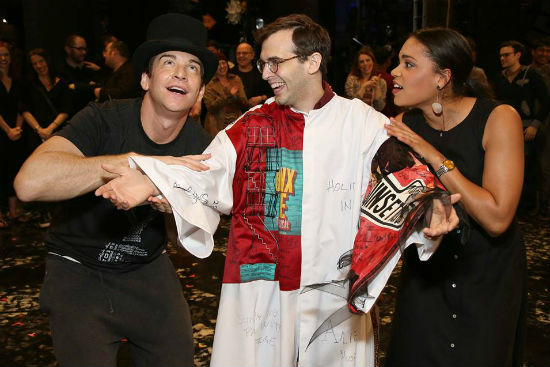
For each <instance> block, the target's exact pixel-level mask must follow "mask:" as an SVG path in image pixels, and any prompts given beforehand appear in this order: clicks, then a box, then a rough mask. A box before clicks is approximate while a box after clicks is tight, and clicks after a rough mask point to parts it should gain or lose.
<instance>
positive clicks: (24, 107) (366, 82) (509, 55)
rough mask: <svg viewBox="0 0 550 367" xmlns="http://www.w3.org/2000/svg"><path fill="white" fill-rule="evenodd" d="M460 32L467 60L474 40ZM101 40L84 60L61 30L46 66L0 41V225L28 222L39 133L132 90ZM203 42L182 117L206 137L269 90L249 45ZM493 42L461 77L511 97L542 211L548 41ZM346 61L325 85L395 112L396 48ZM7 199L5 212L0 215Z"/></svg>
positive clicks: (118, 53)
mask: <svg viewBox="0 0 550 367" xmlns="http://www.w3.org/2000/svg"><path fill="white" fill-rule="evenodd" d="M468 40H469V42H470V47H471V51H472V56H473V58H474V62H475V59H476V54H477V53H476V44H475V41H474V40H473V39H471V38H469V39H468ZM102 44H103V50H102V57H99V58H96V59H92V58H90V57H89V53H88V51H89V48H88V44H87V41H86V39H85V38H84V37H82V36H80V35H78V34H70V35H68V36H67V37H66V40H65V45H64V47H63V54H64V58H63V59H62V60H63V61H62V62H60V63H57V64H54V63H53V62H52V61H51V60H52V59H51V58H50V57H49V55H47V54H46V51H44V49H41V48H35V49H32V50H29V51H28V52H27V54H26V55H25V57H24V60H21V59H23V52H22V51H21V50H22V49H24V45H16V44H13V43H10V42H9V41H8V40H2V41H0V76H1V80H2V83H1V85H0V127H1V128H2V133H1V135H2V138H1V139H2V144H1V148H0V149H2V151H1V154H2V156H4V157H9V158H8V160H7V167H6V170H5V171H4V173H3V174H2V183H1V191H2V201H1V205H2V206H1V208H2V210H1V211H0V215H1V216H0V228H5V227H7V226H8V225H9V223H10V222H13V223H17V222H24V221H26V220H28V213H25V212H24V211H23V210H21V209H20V208H19V207H18V202H17V198H16V197H15V194H14V192H13V187H12V182H13V178H14V175H15V174H16V173H17V171H18V169H19V167H20V166H21V164H22V163H23V161H24V160H25V158H26V157H28V155H29V154H30V153H31V152H32V151H33V150H34V149H35V148H36V147H37V146H38V145H39V144H40V143H41V142H42V141H43V140H45V139H47V138H48V137H50V136H51V135H52V134H53V133H54V132H55V131H56V130H58V129H59V128H60V127H61V126H62V125H63V124H64V123H65V122H66V121H67V120H68V119H70V117H71V116H73V115H74V114H75V113H76V112H78V111H79V110H80V109H82V108H83V107H84V106H86V105H87V104H88V103H89V102H92V101H95V102H104V101H107V100H111V99H122V98H132V97H137V96H139V95H140V93H141V88H139V86H138V75H137V73H136V72H135V71H134V69H133V67H132V63H131V61H130V59H131V54H132V51H131V50H130V49H129V48H128V46H127V45H126V43H125V42H124V41H123V40H119V39H118V38H117V37H116V36H114V35H106V36H105V37H104V39H103V42H102ZM209 45H210V46H209V48H210V50H211V51H212V52H213V53H214V54H215V55H216V56H217V57H218V60H219V68H218V70H217V72H216V75H215V76H214V78H213V80H212V81H210V82H209V83H208V84H207V85H206V90H205V93H204V98H203V99H202V100H199V101H197V104H196V106H195V107H194V108H193V110H192V112H191V115H192V116H193V117H194V119H195V120H196V121H197V122H199V123H201V125H202V126H203V127H204V128H205V129H206V130H207V131H208V132H209V133H210V134H211V135H212V136H215V135H216V134H217V132H218V131H220V130H222V129H223V128H225V127H226V126H227V125H228V124H230V123H231V122H232V121H234V120H235V119H236V118H237V117H238V116H239V115H240V114H242V113H243V112H244V111H246V110H247V109H248V108H250V107H252V106H255V105H257V104H260V103H262V102H264V101H265V100H266V99H267V98H269V97H270V96H272V94H273V93H272V92H271V90H270V88H269V85H268V84H267V83H266V82H265V81H263V80H262V76H261V73H260V72H259V71H258V69H257V67H256V60H257V47H256V45H255V44H249V43H247V42H242V43H240V44H238V45H234V46H231V45H227V44H224V47H223V48H222V47H219V46H218V43H217V42H216V40H210V41H209ZM494 47H495V48H496V49H499V58H500V60H495V63H497V62H499V61H500V66H501V68H502V70H501V72H499V73H498V74H497V75H494V76H489V77H488V76H487V75H485V72H484V70H483V69H481V68H479V67H477V66H474V69H473V71H472V74H471V76H470V79H471V80H472V83H473V84H474V85H475V88H477V89H478V90H480V91H482V93H483V94H484V95H485V96H488V97H492V98H496V99H497V100H499V101H501V102H504V103H507V104H510V105H512V106H513V107H514V108H515V109H516V110H517V111H518V112H519V113H520V115H521V117H522V120H523V123H524V129H525V142H526V148H525V156H526V158H525V159H526V160H525V164H526V173H525V181H526V184H525V185H524V189H523V195H522V201H521V203H520V210H525V211H526V212H528V213H530V214H537V213H539V212H540V213H541V214H542V215H544V216H547V215H548V128H547V127H548V103H547V101H548V90H549V89H548V88H549V84H548V83H549V79H550V69H549V60H550V42H549V40H548V38H542V39H537V40H535V41H534V42H533V43H532V44H531V45H528V46H525V45H522V44H521V43H519V42H517V41H513V40H511V41H505V42H503V43H502V44H501V45H495V46H494ZM60 53H61V50H60ZM227 55H231V56H232V59H230V58H228V56H227ZM349 62H350V64H351V68H350V70H349V74H348V76H347V78H346V81H345V85H344V86H333V88H337V89H342V87H343V89H344V91H345V95H346V96H347V97H349V98H359V99H361V100H362V101H363V102H365V103H367V104H369V105H371V106H373V107H374V108H375V109H376V110H378V111H381V112H382V113H384V114H385V115H386V116H388V117H391V116H395V115H396V114H397V113H398V112H400V110H399V109H398V108H396V106H395V104H394V102H393V94H392V86H393V77H392V75H391V74H390V73H391V69H392V67H393V66H395V63H396V50H394V49H392V46H391V45H381V46H376V47H370V46H368V45H362V46H361V47H360V48H359V50H358V51H357V53H356V55H354V56H353V58H352V60H349ZM329 83H330V80H329ZM6 205H7V215H5V214H3V212H4V211H6V209H5V208H6V207H5V206H6ZM44 222H46V221H44Z"/></svg>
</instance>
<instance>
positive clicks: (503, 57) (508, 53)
mask: <svg viewBox="0 0 550 367" xmlns="http://www.w3.org/2000/svg"><path fill="white" fill-rule="evenodd" d="M499 57H500V65H501V66H502V68H503V69H509V68H512V69H513V68H516V67H518V66H519V59H520V57H521V52H514V48H513V47H510V46H506V47H502V48H501V49H500V52H499Z"/></svg>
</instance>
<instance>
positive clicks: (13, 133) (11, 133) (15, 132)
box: [8, 126, 23, 141]
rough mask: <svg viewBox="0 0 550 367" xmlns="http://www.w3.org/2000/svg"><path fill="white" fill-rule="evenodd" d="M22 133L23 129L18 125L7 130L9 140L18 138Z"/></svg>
mask: <svg viewBox="0 0 550 367" xmlns="http://www.w3.org/2000/svg"><path fill="white" fill-rule="evenodd" d="M22 133H23V130H22V129H21V128H20V127H19V126H17V127H14V128H12V129H9V130H8V138H9V139H10V140H11V141H16V140H19V139H20V138H21V134H22Z"/></svg>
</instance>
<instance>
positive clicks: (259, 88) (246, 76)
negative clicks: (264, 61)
mask: <svg viewBox="0 0 550 367" xmlns="http://www.w3.org/2000/svg"><path fill="white" fill-rule="evenodd" d="M229 72H230V73H231V74H235V75H238V76H239V77H240V78H241V80H242V81H243V85H244V92H245V94H246V98H252V97H257V96H261V95H266V96H267V97H268V98H269V97H270V96H272V95H273V92H272V91H271V87H270V86H269V84H268V83H267V82H266V81H265V80H263V79H262V74H260V72H259V71H258V69H256V68H255V67H253V68H252V70H250V71H249V72H246V73H243V72H242V71H240V70H239V68H238V67H237V66H235V67H233V68H232V69H231V70H230V71H229Z"/></svg>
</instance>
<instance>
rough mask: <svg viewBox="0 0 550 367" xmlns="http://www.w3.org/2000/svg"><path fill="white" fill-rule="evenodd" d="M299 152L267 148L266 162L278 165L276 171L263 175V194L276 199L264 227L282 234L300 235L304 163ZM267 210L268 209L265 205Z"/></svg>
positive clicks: (266, 217) (266, 216)
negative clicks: (264, 192) (264, 181)
mask: <svg viewBox="0 0 550 367" xmlns="http://www.w3.org/2000/svg"><path fill="white" fill-rule="evenodd" d="M302 157H303V154H302V151H299V150H288V149H286V148H278V149H269V150H268V151H267V162H268V164H269V162H277V163H278V170H276V171H268V172H267V173H266V187H265V191H266V194H270V195H272V196H274V197H275V198H276V204H275V207H276V209H275V212H274V215H275V216H273V215H269V213H267V212H266V213H264V214H265V228H266V230H268V231H275V232H279V233H280V234H283V235H291V236H299V235H301V234H302V196H303V195H302V193H303V180H304V175H303V162H302V160H303V159H302ZM265 209H266V210H268V206H267V205H266V208H265Z"/></svg>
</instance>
